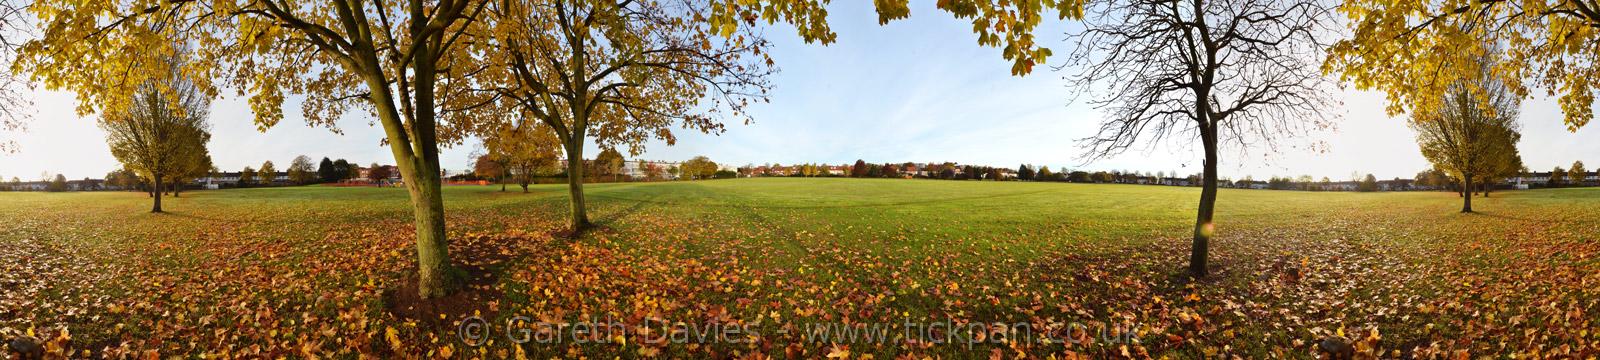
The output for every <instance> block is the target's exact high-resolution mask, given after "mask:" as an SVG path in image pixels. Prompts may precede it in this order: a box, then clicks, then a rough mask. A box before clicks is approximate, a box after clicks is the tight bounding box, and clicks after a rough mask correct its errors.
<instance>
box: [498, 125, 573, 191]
mask: <svg viewBox="0 0 1600 360" xmlns="http://www.w3.org/2000/svg"><path fill="white" fill-rule="evenodd" d="M483 146H484V148H485V149H487V150H488V154H486V155H485V156H488V157H490V158H492V159H493V161H494V162H496V163H498V166H501V167H503V168H502V169H501V171H502V173H503V174H505V175H507V176H510V177H511V180H513V181H516V182H517V185H518V186H520V187H522V192H524V193H526V192H528V185H529V184H532V183H533V178H534V177H537V176H539V175H541V174H543V173H547V172H549V170H550V169H551V168H554V167H556V165H557V164H556V162H557V160H558V159H557V157H559V151H561V150H560V149H561V147H560V145H559V142H558V141H557V140H556V137H555V135H554V134H553V133H552V132H551V131H550V129H549V128H548V127H544V126H540V125H539V124H538V123H536V122H533V121H528V120H520V121H511V122H504V123H500V124H498V126H497V127H496V128H495V129H494V130H492V131H490V132H489V133H488V135H486V136H485V137H484V139H483ZM579 163H581V161H580V162H579ZM502 190H504V188H503V187H502Z"/></svg>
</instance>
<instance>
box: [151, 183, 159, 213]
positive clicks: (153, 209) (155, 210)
mask: <svg viewBox="0 0 1600 360" xmlns="http://www.w3.org/2000/svg"><path fill="white" fill-rule="evenodd" d="M150 192H151V193H152V194H155V195H151V197H153V198H155V205H153V206H151V207H150V212H153V213H158V212H161V177H160V176H157V177H156V186H155V188H153V189H152V190H150Z"/></svg>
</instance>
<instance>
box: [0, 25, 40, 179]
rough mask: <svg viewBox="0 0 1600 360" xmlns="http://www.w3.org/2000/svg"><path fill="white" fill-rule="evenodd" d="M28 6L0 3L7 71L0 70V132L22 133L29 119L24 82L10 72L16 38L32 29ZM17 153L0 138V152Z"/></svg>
mask: <svg viewBox="0 0 1600 360" xmlns="http://www.w3.org/2000/svg"><path fill="white" fill-rule="evenodd" d="M27 7H28V6H27V4H26V3H25V2H24V1H22V0H0V68H4V69H6V70H7V71H0V132H17V131H22V130H25V129H26V127H25V126H24V125H26V122H27V120H28V119H29V118H30V117H29V116H28V113H26V112H24V111H25V110H24V109H27V108H29V107H30V106H31V105H32V104H31V102H29V101H28V98H27V97H25V96H24V95H23V93H24V92H23V88H24V87H26V86H27V82H26V81H24V79H23V78H21V77H19V76H17V72H16V71H11V62H12V60H14V59H16V55H17V51H16V50H17V45H20V43H21V41H19V40H21V39H19V37H20V36H22V35H25V34H26V33H25V32H24V31H26V30H27V29H30V28H31V27H30V26H29V24H28V23H27V22H26V19H27V13H26V12H27ZM16 150H17V147H16V144H15V143H13V142H12V141H10V140H5V139H4V138H0V153H7V152H13V151H16Z"/></svg>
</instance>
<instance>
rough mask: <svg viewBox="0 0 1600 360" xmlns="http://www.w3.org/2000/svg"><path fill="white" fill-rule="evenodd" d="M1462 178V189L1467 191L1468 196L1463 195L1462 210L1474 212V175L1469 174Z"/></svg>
mask: <svg viewBox="0 0 1600 360" xmlns="http://www.w3.org/2000/svg"><path fill="white" fill-rule="evenodd" d="M1462 178H1463V179H1461V181H1462V185H1461V188H1462V189H1463V190H1462V191H1464V192H1467V196H1462V197H1461V212H1464V213H1469V212H1472V194H1471V192H1472V176H1471V175H1467V176H1462Z"/></svg>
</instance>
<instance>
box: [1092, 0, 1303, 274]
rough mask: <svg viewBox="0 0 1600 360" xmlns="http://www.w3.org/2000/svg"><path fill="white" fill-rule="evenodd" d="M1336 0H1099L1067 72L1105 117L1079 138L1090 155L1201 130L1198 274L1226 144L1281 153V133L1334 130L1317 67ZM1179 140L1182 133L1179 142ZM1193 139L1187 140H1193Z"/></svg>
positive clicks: (1194, 259)
mask: <svg viewBox="0 0 1600 360" xmlns="http://www.w3.org/2000/svg"><path fill="white" fill-rule="evenodd" d="M1332 7H1333V6H1332V5H1330V4H1325V3H1322V2H1319V1H1308V0H1226V1H1219V0H1132V1H1116V2H1112V1H1099V2H1092V3H1091V4H1089V6H1088V7H1087V9H1086V11H1087V12H1086V14H1087V15H1088V16H1086V17H1085V22H1084V30H1082V31H1078V32H1071V33H1069V34H1068V41H1069V42H1073V43H1076V44H1077V47H1076V48H1075V49H1074V50H1073V52H1072V53H1071V54H1069V55H1068V61H1067V63H1066V64H1065V65H1063V66H1062V67H1061V68H1060V69H1072V70H1075V73H1074V74H1072V75H1069V76H1068V77H1067V79H1068V80H1069V81H1071V82H1072V83H1073V86H1074V88H1075V89H1076V90H1075V91H1076V92H1077V93H1078V94H1080V95H1081V94H1086V93H1088V94H1090V95H1091V96H1090V97H1091V100H1090V103H1091V104H1092V105H1094V106H1095V107H1097V108H1099V109H1100V110H1101V111H1102V112H1103V113H1104V114H1103V116H1104V119H1105V120H1103V122H1102V123H1101V125H1100V130H1099V132H1098V133H1097V134H1095V135H1094V136H1092V137H1088V138H1084V139H1082V140H1080V142H1081V143H1082V144H1083V145H1084V146H1085V147H1086V148H1087V153H1086V154H1085V156H1084V157H1085V160H1088V161H1093V160H1097V159H1101V158H1105V157H1109V156H1114V155H1117V154H1120V153H1122V152H1124V151H1126V150H1128V149H1130V148H1133V147H1135V146H1136V145H1137V144H1139V143H1140V142H1141V141H1148V142H1151V143H1155V142H1159V141H1161V140H1163V139H1194V138H1198V140H1199V141H1200V143H1201V145H1202V147H1203V148H1204V151H1205V163H1204V168H1205V170H1204V176H1203V177H1204V180H1203V184H1204V190H1202V191H1201V193H1200V206H1199V213H1198V216H1197V217H1196V219H1195V225H1194V248H1193V252H1192V254H1191V256H1190V262H1189V271H1190V273H1191V274H1193V275H1194V276H1197V277H1201V276H1205V275H1206V250H1207V247H1208V246H1209V245H1208V244H1209V242H1210V239H1211V237H1212V236H1213V233H1214V229H1215V228H1214V227H1213V225H1212V208H1213V206H1214V205H1215V204H1216V199H1217V163H1218V161H1219V156H1218V147H1219V146H1220V145H1229V146H1237V147H1238V149H1237V150H1239V151H1240V152H1241V153H1242V152H1244V151H1245V150H1246V149H1248V148H1249V147H1251V146H1253V145H1264V146H1266V147H1267V148H1269V149H1270V150H1273V151H1275V150H1277V148H1278V147H1279V144H1280V142H1279V141H1277V140H1276V139H1278V138H1282V137H1292V136H1295V135H1300V134H1302V133H1304V132H1307V131H1308V130H1312V129H1328V128H1330V127H1331V126H1332V124H1331V121H1330V120H1329V118H1330V117H1329V116H1327V115H1326V114H1325V113H1324V112H1323V111H1324V110H1326V109H1327V108H1328V105H1331V102H1332V101H1331V100H1330V97H1329V96H1328V93H1329V91H1328V90H1329V88H1330V84H1329V82H1328V81H1326V80H1325V79H1324V78H1323V76H1322V74H1321V72H1320V68H1319V67H1320V59H1321V58H1322V57H1321V55H1320V54H1321V53H1322V51H1323V49H1324V48H1325V47H1326V43H1327V41H1325V40H1324V39H1323V38H1322V37H1321V34H1326V33H1329V29H1328V27H1327V24H1326V23H1325V21H1326V19H1328V18H1329V15H1331V9H1332ZM1175 136H1176V138H1174V137H1175ZM1184 141H1190V140H1184Z"/></svg>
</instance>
